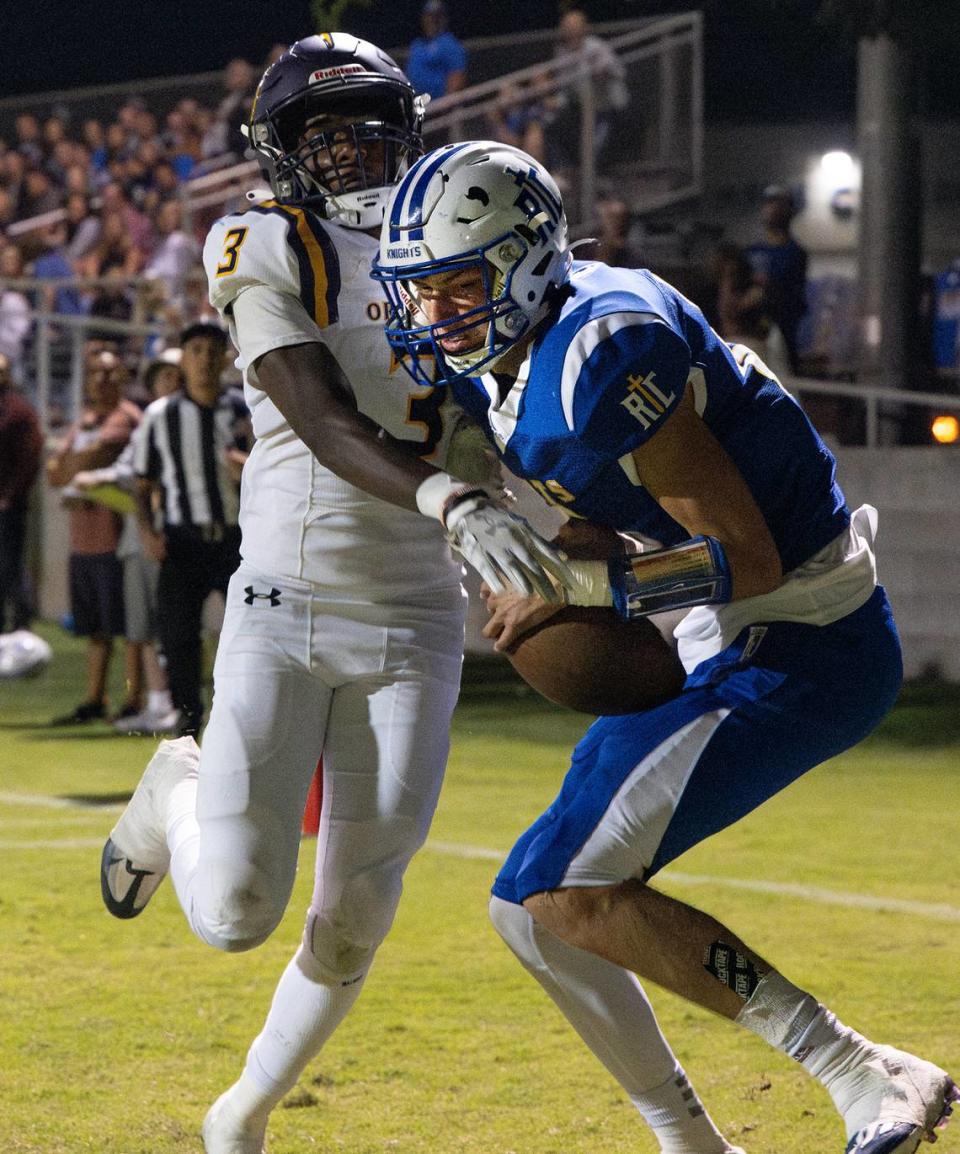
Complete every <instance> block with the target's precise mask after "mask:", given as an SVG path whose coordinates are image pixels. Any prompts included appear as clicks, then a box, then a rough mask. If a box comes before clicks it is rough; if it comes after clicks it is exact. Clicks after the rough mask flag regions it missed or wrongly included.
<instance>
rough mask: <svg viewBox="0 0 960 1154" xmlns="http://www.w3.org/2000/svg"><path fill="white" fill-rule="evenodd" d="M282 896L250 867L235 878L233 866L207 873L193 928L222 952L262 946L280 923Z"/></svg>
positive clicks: (282, 910) (212, 867) (283, 907)
mask: <svg viewBox="0 0 960 1154" xmlns="http://www.w3.org/2000/svg"><path fill="white" fill-rule="evenodd" d="M286 897H287V895H286V894H278V893H277V887H276V886H274V885H272V884H271V882H270V880H269V879H268V878H267V877H266V876H265V875H264V874H263V873H262V872H261V871H259V870H257V869H255V868H254V867H248V868H247V869H246V870H245V871H243V872H242V873H241V874H239V875H238V873H237V869H236V866H235V865H234V864H232V863H231V864H229V865H227V864H225V865H223V866H222V867H219V868H218V866H217V865H216V864H215V863H214V864H213V865H211V867H210V868H209V869H208V871H207V877H206V884H205V886H204V887H203V890H202V893H201V894H198V895H197V898H198V900H197V902H196V903H195V914H196V917H197V921H198V922H199V925H197V926H196V927H195V928H196V929H197V932H198V933H199V934H200V936H201V937H202V938H203V940H204V941H205V942H208V943H209V944H210V945H212V946H214V947H215V948H216V949H219V950H223V951H224V952H226V953H231V954H233V953H242V952H244V951H246V950H252V949H254V948H255V947H257V946H259V945H262V944H263V943H264V942H265V941H266V940H267V938H269V937H270V935H271V934H272V933H273V931H274V930H275V929H276V928H277V926H278V925H279V924H280V920H281V918H282V917H283V912H284V909H285V908H286Z"/></svg>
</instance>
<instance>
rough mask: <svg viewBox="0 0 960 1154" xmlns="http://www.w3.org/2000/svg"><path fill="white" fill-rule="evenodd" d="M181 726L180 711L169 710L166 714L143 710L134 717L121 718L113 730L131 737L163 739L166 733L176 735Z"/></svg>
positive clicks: (115, 723) (114, 724)
mask: <svg viewBox="0 0 960 1154" xmlns="http://www.w3.org/2000/svg"><path fill="white" fill-rule="evenodd" d="M179 725H180V710H179V709H168V710H166V711H165V712H164V711H160V712H157V711H156V710H153V709H142V710H141V711H140V712H139V713H135V714H134V715H133V716H132V717H121V718H119V720H117V721H115V722H114V723H113V728H114V729H115V730H116V731H117V733H124V734H128V735H129V736H131V737H142V736H145V735H147V734H153V735H154V736H155V737H162V736H163V735H164V734H166V733H176V732H177V729H178V727H179Z"/></svg>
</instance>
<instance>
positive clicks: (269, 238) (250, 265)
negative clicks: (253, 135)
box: [203, 200, 340, 328]
mask: <svg viewBox="0 0 960 1154" xmlns="http://www.w3.org/2000/svg"><path fill="white" fill-rule="evenodd" d="M203 266H204V269H205V271H206V274H207V281H208V283H209V286H210V303H211V304H212V305H213V306H214V307H215V308H216V309H217V311H218V312H220V313H221V314H224V313H226V312H228V311H229V308H230V305H231V304H232V302H233V301H234V299H235V298H236V297H237V295H238V294H239V293H240V292H242V291H243V290H244V289H246V288H249V287H251V286H252V285H266V286H268V287H269V288H273V289H276V290H277V291H278V292H283V293H289V294H291V295H292V296H295V297H297V298H298V299H299V300H301V301H302V302H303V304H304V306H305V307H306V309H307V312H308V313H309V314H310V316H312V317H313V318H314V319H315V320H316V322H317V324H318V325H319V326H320V327H321V328H325V327H326V326H327V325H329V324H333V323H334V322H335V321H336V320H337V297H338V295H339V291H340V261H339V258H338V256H337V250H336V247H335V245H334V242H333V240H332V239H331V237H330V235H329V234H328V233H327V231H326V230H325V229H324V228H323V225H322V223H321V222H320V221H319V220H317V219H316V218H315V217H313V216H312V215H311V214H308V213H306V212H304V210H303V209H301V208H294V207H291V206H287V205H280V204H277V202H276V201H271V200H268V201H265V202H264V203H262V204H256V205H252V206H251V207H250V208H249V209H248V210H247V211H246V212H244V213H235V214H233V215H231V216H225V217H221V219H220V220H218V221H216V222H215V223H214V224H213V226H212V227H211V229H210V232H209V233H208V234H207V239H206V243H205V244H204V246H203Z"/></svg>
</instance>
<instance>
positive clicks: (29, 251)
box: [0, 45, 284, 382]
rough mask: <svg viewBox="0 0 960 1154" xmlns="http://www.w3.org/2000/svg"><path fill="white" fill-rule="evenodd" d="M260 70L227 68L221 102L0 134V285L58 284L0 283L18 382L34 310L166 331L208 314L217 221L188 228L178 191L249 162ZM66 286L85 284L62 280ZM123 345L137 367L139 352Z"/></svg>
mask: <svg viewBox="0 0 960 1154" xmlns="http://www.w3.org/2000/svg"><path fill="white" fill-rule="evenodd" d="M283 48H284V46H283V45H276V46H275V47H274V49H273V50H272V51H271V53H270V56H269V57H268V62H269V60H272V59H275V58H276V56H277V55H278V54H279V53H280V52H282V51H283ZM260 71H261V69H260V68H259V67H257V66H255V65H253V64H251V63H249V62H248V61H246V60H242V59H236V60H232V61H231V62H230V63H229V64H228V65H227V66H226V68H225V69H224V71H223V74H222V78H221V82H220V90H219V92H218V93H216V99H214V100H212V101H211V102H210V103H204V102H201V101H198V100H195V99H192V98H183V99H180V100H178V101H177V102H176V103H175V104H174V105H173V106H172V107H170V108H169V109H168V110H167V111H166V112H165V113H164V112H161V111H160V110H159V108H158V107H151V106H150V105H149V104H148V103H147V102H146V101H145V100H144V99H142V98H141V97H138V96H132V97H129V98H127V99H126V100H124V101H123V102H122V103H121V104H120V105H119V107H118V108H117V109H116V113H115V115H114V117H113V119H112V120H110V121H108V122H107V121H104V120H103V119H100V118H97V117H87V118H86V119H82V120H81V119H78V118H75V117H72V116H71V115H70V113H69V112H68V111H67V110H66V109H65V108H63V107H60V108H55V109H53V110H52V111H50V112H49V113H48V114H47V115H38V114H36V113H34V112H30V111H24V112H21V113H20V114H19V115H18V116H16V118H15V120H14V122H13V124H12V128H11V130H10V131H8V132H7V134H6V137H5V138H4V137H0V285H2V284H3V283H4V282H9V281H10V280H16V279H20V278H28V279H29V280H31V281H34V282H36V281H40V282H42V281H43V280H47V279H49V280H51V281H56V282H60V283H56V284H51V285H50V287H49V288H47V287H45V286H43V285H42V284H39V285H38V284H36V283H34V284H32V285H28V286H20V287H17V286H11V285H9V283H6V284H5V287H0V354H2V355H4V356H6V357H7V358H8V359H9V361H10V365H11V371H12V374H13V377H14V379H15V380H17V381H20V382H22V381H24V379H25V378H26V377H27V376H28V375H29V374H28V373H27V372H26V357H27V354H28V351H29V341H30V338H31V310H32V309H42V310H45V311H48V312H54V313H57V314H59V315H61V316H78V315H84V314H86V315H88V316H92V317H96V318H104V319H106V320H108V321H130V320H138V321H143V322H151V323H159V325H160V326H162V328H163V329H164V330H165V331H166V332H167V333H170V334H176V333H177V332H178V331H179V329H180V328H181V327H182V326H183V324H185V323H186V322H187V321H188V320H190V319H193V317H195V316H196V315H197V314H198V312H200V311H202V309H203V307H204V299H205V292H206V286H205V282H204V278H203V275H202V269H201V267H200V253H201V244H202V239H203V234H204V233H205V231H206V228H207V227H208V225H209V223H210V219H211V215H210V214H204V213H199V214H196V215H195V216H194V217H193V219H191V220H190V221H186V220H185V219H184V209H183V201H182V199H181V196H180V193H181V192H182V186H183V184H184V182H185V181H187V180H189V179H191V178H193V177H197V176H200V175H203V174H204V173H206V172H210V171H214V170H216V169H219V168H223V167H225V166H228V165H230V164H233V163H236V162H239V161H241V160H242V159H243V154H244V150H245V140H244V137H243V135H242V134H241V131H240V126H241V124H242V123H243V122H244V120H245V119H246V117H247V115H248V114H249V110H250V105H251V102H252V100H253V94H254V91H255V87H256V83H257V79H258V77H259V75H260ZM215 212H216V209H212V210H211V214H214V215H215ZM70 278H82V281H83V282H84V283H81V284H80V285H79V286H69V285H64V284H63V283H62V282H63V281H65V280H69V279H70ZM96 280H99V281H101V284H100V285H90V284H89V283H86V282H90V281H96ZM54 335H57V334H56V330H55V334H54ZM61 335H63V334H61ZM92 335H97V333H96V330H95V329H94V330H92ZM100 335H101V336H107V335H112V336H115V333H109V334H108V331H107V329H105V330H104V331H103V332H102V333H101V334H100ZM120 344H121V353H129V355H130V356H131V357H133V356H135V355H136V354H138V353H140V352H142V351H143V347H142V345H134V346H133V347H132V348H130V349H126V348H125V347H124V344H123V342H122V341H121V342H120Z"/></svg>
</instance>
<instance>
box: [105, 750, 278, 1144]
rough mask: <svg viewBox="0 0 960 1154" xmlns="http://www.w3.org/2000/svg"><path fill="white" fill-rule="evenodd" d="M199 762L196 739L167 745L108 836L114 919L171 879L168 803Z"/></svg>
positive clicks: (129, 913)
mask: <svg viewBox="0 0 960 1154" xmlns="http://www.w3.org/2000/svg"><path fill="white" fill-rule="evenodd" d="M199 760H200V750H199V748H198V746H197V743H196V742H195V741H194V740H193V738H192V737H181V738H178V739H177V740H176V741H162V742H161V743H160V747H159V748H158V749H157V752H156V753H155V754H154V755H153V757H152V758H151V760H150V762H149V764H148V765H147V768H146V769H145V770H144V771H143V777H141V778H140V784H139V785H138V786H137V788H136V790H134V794H133V797H131V798H130V800H129V802H128V803H127V808H126V809H125V810H124V811H123V813H122V815H121V817H120V820H119V821H118V822H117V824H116V825H115V826H114V827H113V830H112V831H111V833H110V836H109V837H108V838H107V841H106V844H105V845H104V847H103V856H102V857H101V859H100V892H101V894H102V895H103V904H104V905H105V906H106V907H107V909H108V910H109V911H110V913H112V914H113V916H114V917H115V918H135V917H136V916H137V914H139V913H141V911H142V910H143V908H144V906H145V905H146V904H147V902H148V901H149V900H150V899H151V898H152V897H153V895H154V893H156V890H157V887H158V886H159V885H160V883H161V882H162V881H163V879H164V878H165V877H166V874H167V870H168V869H169V868H170V851H169V850H168V849H167V837H166V828H165V818H164V814H165V811H166V801H167V798H168V797H169V796H170V790H171V789H172V788H173V787H174V786H175V785H176V784H177V783H178V782H180V781H183V780H184V779H186V778H188V777H190V776H191V775H193V776H194V777H195V776H196V774H197V765H198V763H199ZM257 1154H259V1151H258V1152H257Z"/></svg>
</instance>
